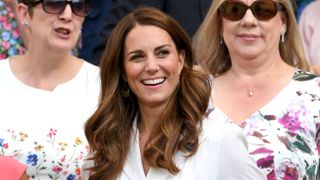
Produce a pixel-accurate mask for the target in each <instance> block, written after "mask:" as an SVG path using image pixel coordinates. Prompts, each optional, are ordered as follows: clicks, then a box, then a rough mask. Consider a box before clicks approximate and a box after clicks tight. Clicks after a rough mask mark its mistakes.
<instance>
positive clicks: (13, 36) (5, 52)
mask: <svg viewBox="0 0 320 180" xmlns="http://www.w3.org/2000/svg"><path fill="white" fill-rule="evenodd" d="M24 52H25V48H24V46H23V45H22V43H21V38H20V34H19V30H18V25H17V21H16V20H15V16H14V14H13V12H12V10H11V9H10V7H8V6H7V5H6V4H5V3H4V2H3V1H1V0H0V60H1V59H5V58H7V57H9V56H13V55H18V54H23V53H24Z"/></svg>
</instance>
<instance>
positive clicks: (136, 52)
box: [127, 44, 172, 55]
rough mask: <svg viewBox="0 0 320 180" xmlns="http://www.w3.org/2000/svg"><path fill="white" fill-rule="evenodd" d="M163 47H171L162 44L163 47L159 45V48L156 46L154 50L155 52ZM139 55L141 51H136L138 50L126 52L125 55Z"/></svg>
mask: <svg viewBox="0 0 320 180" xmlns="http://www.w3.org/2000/svg"><path fill="white" fill-rule="evenodd" d="M164 47H172V45H171V44H164V45H161V46H158V47H156V48H154V50H155V51H158V50H159V49H162V48H164ZM139 53H143V51H142V50H141V49H138V50H134V51H130V52H128V54H127V55H130V54H139Z"/></svg>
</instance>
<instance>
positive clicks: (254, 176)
mask: <svg viewBox="0 0 320 180" xmlns="http://www.w3.org/2000/svg"><path fill="white" fill-rule="evenodd" d="M200 143H201V144H200V149H201V150H203V149H205V151H204V152H202V153H205V152H207V154H206V159H204V160H203V161H204V162H205V161H206V160H207V161H209V160H210V157H212V158H211V161H216V162H217V163H218V164H219V166H218V167H219V168H218V169H217V177H218V178H217V179H228V180H235V179H237V180H260V179H265V177H264V175H263V174H262V172H261V171H260V170H259V168H258V167H257V165H256V163H255V161H254V160H253V158H252V157H251V156H250V155H249V153H248V150H247V146H248V145H247V140H246V137H245V135H244V134H243V132H242V130H241V128H240V127H239V126H237V125H236V124H233V123H222V122H216V121H214V120H213V119H209V118H206V119H205V120H204V122H203V129H202V135H201V141H200ZM208 153H209V154H208ZM231 170H232V171H231Z"/></svg>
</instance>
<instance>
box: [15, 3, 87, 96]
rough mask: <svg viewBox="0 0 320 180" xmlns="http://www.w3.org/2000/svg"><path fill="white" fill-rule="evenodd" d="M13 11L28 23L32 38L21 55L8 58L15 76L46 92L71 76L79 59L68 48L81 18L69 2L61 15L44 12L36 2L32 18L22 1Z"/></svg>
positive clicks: (81, 20) (77, 35) (81, 62)
mask: <svg viewBox="0 0 320 180" xmlns="http://www.w3.org/2000/svg"><path fill="white" fill-rule="evenodd" d="M17 10H18V11H17V12H18V15H19V18H20V19H21V20H22V21H27V22H28V24H29V26H28V27H27V30H28V33H29V35H30V37H31V38H32V39H33V41H32V42H30V43H29V46H28V51H27V52H26V54H25V55H21V56H16V57H13V58H12V59H11V60H10V66H11V69H12V71H13V73H14V74H15V76H16V77H17V78H18V79H19V80H20V81H22V82H23V83H24V84H26V85H28V86H31V87H34V88H38V89H42V90H47V91H53V90H54V89H55V88H56V87H57V86H58V85H59V84H62V83H64V82H67V81H69V80H71V79H72V78H74V77H75V75H76V74H77V73H78V71H79V70H80V68H81V66H82V64H83V61H82V60H80V59H78V58H76V57H74V56H72V55H71V54H70V51H71V49H72V48H73V47H74V46H75V44H76V42H77V39H78V37H79V34H80V28H81V24H82V22H83V17H78V16H76V15H74V14H73V13H72V11H71V7H70V5H67V6H66V8H65V9H64V11H63V12H62V13H61V14H48V13H46V12H44V11H43V9H42V7H41V5H37V6H36V7H34V8H33V16H32V17H31V16H30V15H29V13H28V8H27V6H26V5H24V4H21V3H20V4H19V5H18V7H17ZM43 27H46V28H43ZM61 29H64V30H65V31H67V32H68V33H66V34H64V33H63V31H60V30H61Z"/></svg>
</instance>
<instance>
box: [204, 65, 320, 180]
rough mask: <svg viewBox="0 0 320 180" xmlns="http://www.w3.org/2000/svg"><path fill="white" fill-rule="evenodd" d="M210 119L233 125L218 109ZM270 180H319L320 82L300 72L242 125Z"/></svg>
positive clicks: (212, 113)
mask: <svg viewBox="0 0 320 180" xmlns="http://www.w3.org/2000/svg"><path fill="white" fill-rule="evenodd" d="M208 111H209V117H210V118H212V119H215V120H217V121H225V122H226V123H232V121H231V120H230V119H229V118H228V117H227V116H226V115H225V114H224V113H223V112H222V111H220V110H219V109H218V108H216V107H214V105H212V104H211V105H210V106H209V110H208ZM240 126H241V127H242V129H243V131H244V133H245V134H246V135H247V139H248V143H249V153H250V154H251V155H252V156H253V158H254V159H255V160H256V163H257V165H258V167H259V168H261V169H262V170H263V171H264V173H265V175H266V176H267V179H268V180H280V179H281V180H282V179H284V180H316V179H317V180H318V179H320V178H319V175H318V178H317V173H318V171H319V153H320V134H319V133H320V78H319V77H316V76H315V75H312V74H309V73H306V72H304V71H301V70H296V72H295V75H294V77H293V79H292V80H291V82H290V83H289V85H288V86H287V87H285V88H284V89H283V90H282V91H281V92H280V93H279V94H278V95H277V96H276V97H275V98H274V99H273V100H271V101H270V102H269V103H268V104H266V105H265V106H264V107H263V108H261V109H260V110H259V111H257V112H255V113H254V114H252V115H251V116H250V117H249V118H248V119H246V120H245V121H244V122H243V123H242V124H241V125H240Z"/></svg>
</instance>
